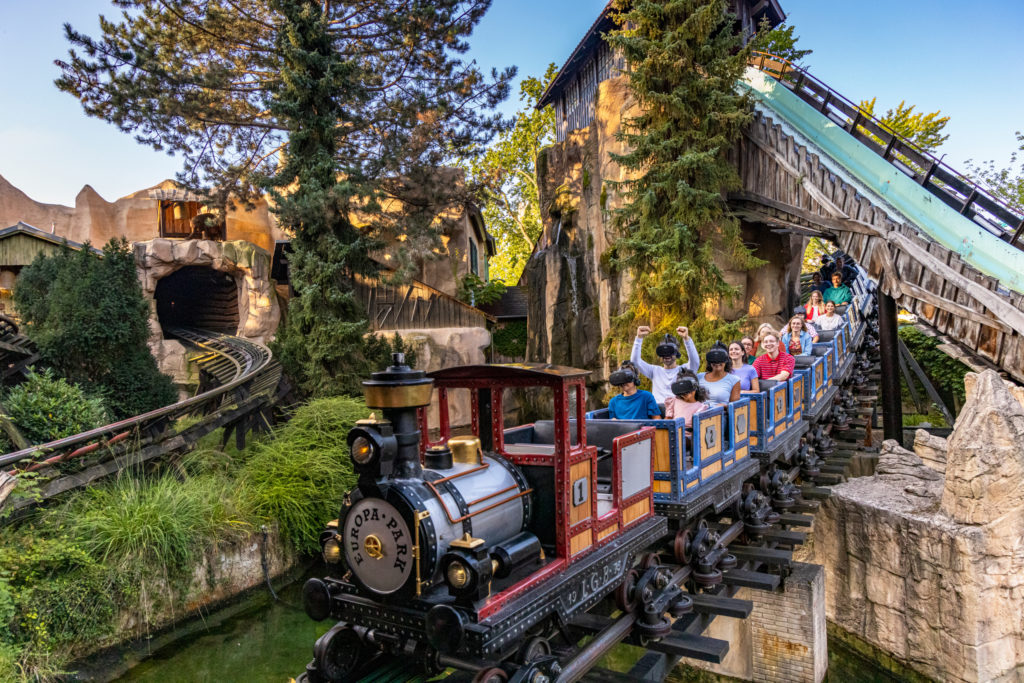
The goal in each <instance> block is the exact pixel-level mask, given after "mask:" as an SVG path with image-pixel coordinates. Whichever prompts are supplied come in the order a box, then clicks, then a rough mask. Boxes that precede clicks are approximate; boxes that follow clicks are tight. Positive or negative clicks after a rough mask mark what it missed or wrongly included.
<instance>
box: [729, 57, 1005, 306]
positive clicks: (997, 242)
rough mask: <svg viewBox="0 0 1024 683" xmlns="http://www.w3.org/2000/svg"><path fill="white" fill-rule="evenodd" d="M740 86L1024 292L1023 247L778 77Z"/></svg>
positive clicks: (946, 241) (753, 74)
mask: <svg viewBox="0 0 1024 683" xmlns="http://www.w3.org/2000/svg"><path fill="white" fill-rule="evenodd" d="M740 84H741V85H742V86H745V87H746V88H749V89H750V91H751V92H753V94H754V96H755V97H756V101H757V104H758V105H760V106H762V107H763V108H764V109H766V110H768V112H770V114H771V118H772V119H774V120H775V121H776V122H777V123H780V124H782V125H783V127H784V128H789V129H790V130H791V132H793V133H795V134H796V135H797V136H798V137H801V138H803V139H804V140H805V141H806V142H807V143H808V145H809V146H811V147H816V148H817V149H818V151H819V152H820V154H819V156H821V157H822V160H823V161H827V160H828V159H831V160H832V161H834V162H835V163H836V164H838V165H839V166H840V167H842V170H843V171H844V172H845V173H843V174H842V175H846V176H848V177H849V178H850V179H852V180H853V181H854V182H853V184H854V185H855V186H858V187H860V188H862V189H863V190H865V191H866V192H868V193H870V194H873V195H875V196H876V197H878V198H879V199H881V200H882V203H884V204H887V205H888V206H889V207H891V208H892V209H893V210H895V211H896V212H898V213H899V214H901V216H902V219H903V220H905V221H906V222H908V223H910V224H912V225H914V226H915V227H916V228H917V229H918V230H920V231H921V232H922V233H924V234H925V235H927V236H928V237H930V238H931V239H933V240H935V241H936V242H938V243H939V244H941V245H942V246H944V247H946V248H947V249H949V250H950V251H953V252H956V253H957V254H959V255H960V257H961V258H962V259H963V260H964V261H966V262H967V263H969V264H970V265H972V266H974V267H975V268H977V269H978V270H979V271H981V272H982V273H984V274H986V275H989V276H991V277H994V278H995V279H997V280H998V281H999V283H1000V284H1001V285H1002V286H1003V287H1006V288H1007V289H1011V290H1014V291H1016V292H1022V293H1024V251H1021V250H1020V249H1018V248H1016V247H1014V246H1011V245H1010V244H1008V243H1007V242H1005V241H1003V240H1002V239H1000V238H999V237H997V236H996V235H993V234H992V233H990V232H988V231H987V230H985V229H983V228H982V227H980V226H979V225H978V224H976V223H975V222H974V221H972V220H970V219H968V218H966V217H964V216H961V215H960V214H959V213H957V212H956V211H954V210H953V209H951V208H950V207H949V206H947V205H946V204H944V203H943V202H942V201H941V200H940V199H938V198H937V197H935V196H934V195H932V194H931V193H930V192H929V191H928V190H926V189H925V188H924V187H922V186H921V185H918V184H917V183H916V182H914V181H913V180H912V179H911V178H910V177H909V176H907V175H905V174H904V173H902V172H901V171H900V170H899V169H897V168H896V167H895V166H893V165H892V164H890V163H889V162H887V161H886V160H885V159H883V158H882V157H880V156H878V155H877V154H875V153H874V152H873V151H872V150H871V149H869V148H868V147H867V146H865V145H864V144H862V143H861V142H860V141H858V140H857V139H856V138H854V137H853V136H852V135H850V134H849V133H848V132H847V131H846V130H845V129H843V128H842V127H841V126H839V125H837V124H836V123H835V122H833V121H832V120H831V119H829V118H828V117H827V116H825V115H823V114H822V113H821V112H819V111H817V110H815V109H814V108H813V107H811V106H810V105H809V104H807V103H806V102H804V101H803V100H801V99H800V98H799V97H797V96H796V95H795V94H793V93H792V92H791V91H790V90H789V89H788V88H786V87H785V86H784V85H782V84H781V83H779V82H778V81H776V80H775V79H774V78H771V77H770V76H768V75H767V74H765V73H763V72H761V71H758V70H757V69H754V68H749V69H747V72H746V74H745V75H744V78H743V80H742V81H741V82H740ZM892 217H893V218H894V219H896V218H897V217H896V216H892Z"/></svg>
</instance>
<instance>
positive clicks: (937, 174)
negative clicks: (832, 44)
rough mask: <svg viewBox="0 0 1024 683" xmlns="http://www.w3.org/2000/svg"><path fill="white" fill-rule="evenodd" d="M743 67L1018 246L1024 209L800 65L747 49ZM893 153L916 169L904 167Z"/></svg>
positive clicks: (1020, 246)
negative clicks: (767, 79) (772, 82)
mask: <svg viewBox="0 0 1024 683" xmlns="http://www.w3.org/2000/svg"><path fill="white" fill-rule="evenodd" d="M749 65H750V66H752V67H754V68H756V69H758V70H759V71H762V72H764V73H766V74H768V75H769V76H771V77H772V78H774V79H775V80H777V81H778V82H779V83H781V84H782V85H784V86H785V87H786V88H788V89H789V90H792V91H793V93H794V94H796V95H797V96H798V97H800V99H802V100H804V101H805V102H807V103H808V104H810V105H811V106H813V107H816V108H817V109H818V111H820V112H821V113H822V114H823V115H824V116H827V117H828V118H829V119H830V120H832V121H833V122H834V123H836V124H837V125H842V127H843V128H844V129H845V130H846V132H847V133H849V134H850V135H852V136H853V137H854V138H856V139H857V140H859V141H860V142H863V143H864V144H865V145H866V146H867V147H868V148H870V149H871V150H872V151H874V152H875V153H877V154H878V155H879V156H881V157H882V158H883V159H885V160H886V161H888V162H889V163H891V164H893V165H894V166H896V167H897V168H898V169H900V170H901V171H902V172H904V173H906V174H907V175H909V176H911V177H912V178H913V179H914V180H915V181H916V182H918V183H919V184H920V185H921V186H923V187H925V188H926V189H927V190H928V191H929V192H931V193H932V194H933V195H935V196H936V197H938V198H939V199H940V200H942V201H943V202H944V203H945V204H947V205H948V206H950V207H951V208H953V209H954V210H956V211H957V212H959V213H960V214H961V215H963V216H966V217H967V218H969V219H970V220H972V221H974V222H975V223H978V224H979V225H981V227H982V228H984V229H986V230H988V231H989V232H992V233H994V234H996V235H997V236H999V237H1000V239H1003V240H1005V241H1007V242H1009V243H1010V244H1011V245H1013V246H1015V247H1017V248H1018V249H1022V250H1024V242H1021V241H1020V239H1021V236H1022V235H1024V210H1022V209H1021V208H1018V207H1015V206H1012V205H1011V204H1009V203H1008V202H1006V201H1004V200H1002V199H999V198H997V197H995V196H994V195H993V194H992V192H991V191H990V190H987V189H985V188H983V187H981V186H980V185H978V184H977V183H975V182H972V181H971V180H968V179H967V176H966V175H964V174H963V173H960V172H958V171H956V170H954V169H953V168H951V167H950V166H949V165H948V164H946V163H944V162H943V161H942V160H941V159H940V158H937V157H936V156H935V155H933V154H931V153H930V152H928V151H926V150H923V149H921V148H920V147H918V146H917V145H915V144H914V143H913V142H911V141H910V140H907V139H906V138H904V137H902V136H900V135H899V134H897V133H895V132H893V131H892V130H891V129H890V128H889V127H888V126H887V125H886V124H885V123H883V122H882V121H880V120H879V119H877V118H875V117H874V116H872V115H870V114H868V113H866V112H865V111H864V110H863V109H861V107H860V106H859V105H857V104H855V103H853V102H852V101H850V100H849V99H847V98H846V97H843V95H841V94H840V93H838V92H836V91H835V90H833V89H832V88H830V87H829V86H827V85H825V83H823V82H822V81H820V80H818V79H817V78H815V77H814V76H812V75H811V74H810V73H809V72H808V71H807V70H806V69H804V68H802V67H799V66H796V65H794V64H791V63H790V62H789V61H788V60H786V59H785V58H783V57H779V56H778V55H773V54H770V53H767V52H757V51H755V52H753V53H752V55H751V58H750V61H749ZM836 118H839V119H840V120H839V121H837V120H836ZM858 129H863V130H864V131H867V133H869V134H870V136H874V137H877V138H878V139H879V140H881V144H879V143H878V141H877V140H874V139H872V138H871V137H870V136H869V135H865V134H864V133H859V132H858ZM899 156H903V157H904V158H905V159H908V160H909V161H911V162H912V163H913V164H915V165H917V166H919V168H918V169H914V168H909V167H907V166H906V165H905V164H903V163H902V161H901V160H900V159H899Z"/></svg>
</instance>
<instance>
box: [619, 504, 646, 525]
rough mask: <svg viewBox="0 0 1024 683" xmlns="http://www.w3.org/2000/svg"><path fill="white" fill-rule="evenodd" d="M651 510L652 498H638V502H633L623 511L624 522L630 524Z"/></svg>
mask: <svg viewBox="0 0 1024 683" xmlns="http://www.w3.org/2000/svg"><path fill="white" fill-rule="evenodd" d="M650 511H651V501H650V498H644V499H643V500H638V501H637V502H635V503H633V504H632V505H630V506H629V507H628V508H626V509H625V510H623V511H622V523H623V524H629V523H630V522H634V521H636V520H638V519H640V518H641V517H643V516H644V515H646V514H647V513H648V512H650Z"/></svg>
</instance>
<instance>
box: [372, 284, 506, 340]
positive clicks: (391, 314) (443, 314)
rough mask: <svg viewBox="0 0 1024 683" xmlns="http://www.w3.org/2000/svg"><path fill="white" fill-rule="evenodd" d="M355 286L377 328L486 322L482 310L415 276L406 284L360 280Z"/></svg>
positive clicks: (481, 323)
mask: <svg viewBox="0 0 1024 683" xmlns="http://www.w3.org/2000/svg"><path fill="white" fill-rule="evenodd" d="M355 290H356V297H357V298H358V299H359V301H360V302H361V303H362V304H363V305H364V306H365V307H366V315H367V319H368V320H369V321H370V328H371V329H372V330H374V331H377V330H408V329H436V328H441V327H486V326H487V321H488V316H487V314H486V313H484V312H483V311H480V310H478V309H476V308H473V307H472V306H469V305H468V304H465V303H463V302H461V301H459V300H458V299H455V298H454V297H451V296H449V295H447V294H445V293H444V292H440V291H438V290H436V289H433V288H432V287H429V286H427V285H425V284H423V283H422V282H418V281H415V280H414V281H412V282H411V283H409V284H404V285H388V284H384V283H382V282H373V281H359V282H358V283H357V284H356V287H355Z"/></svg>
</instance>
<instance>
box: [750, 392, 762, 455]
mask: <svg viewBox="0 0 1024 683" xmlns="http://www.w3.org/2000/svg"><path fill="white" fill-rule="evenodd" d="M749 424H752V425H756V424H757V401H755V400H754V399H750V422H749ZM760 441H761V440H760V439H759V438H758V437H756V436H754V435H753V434H751V435H750V445H751V446H756V445H757V444H758V443H760Z"/></svg>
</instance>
